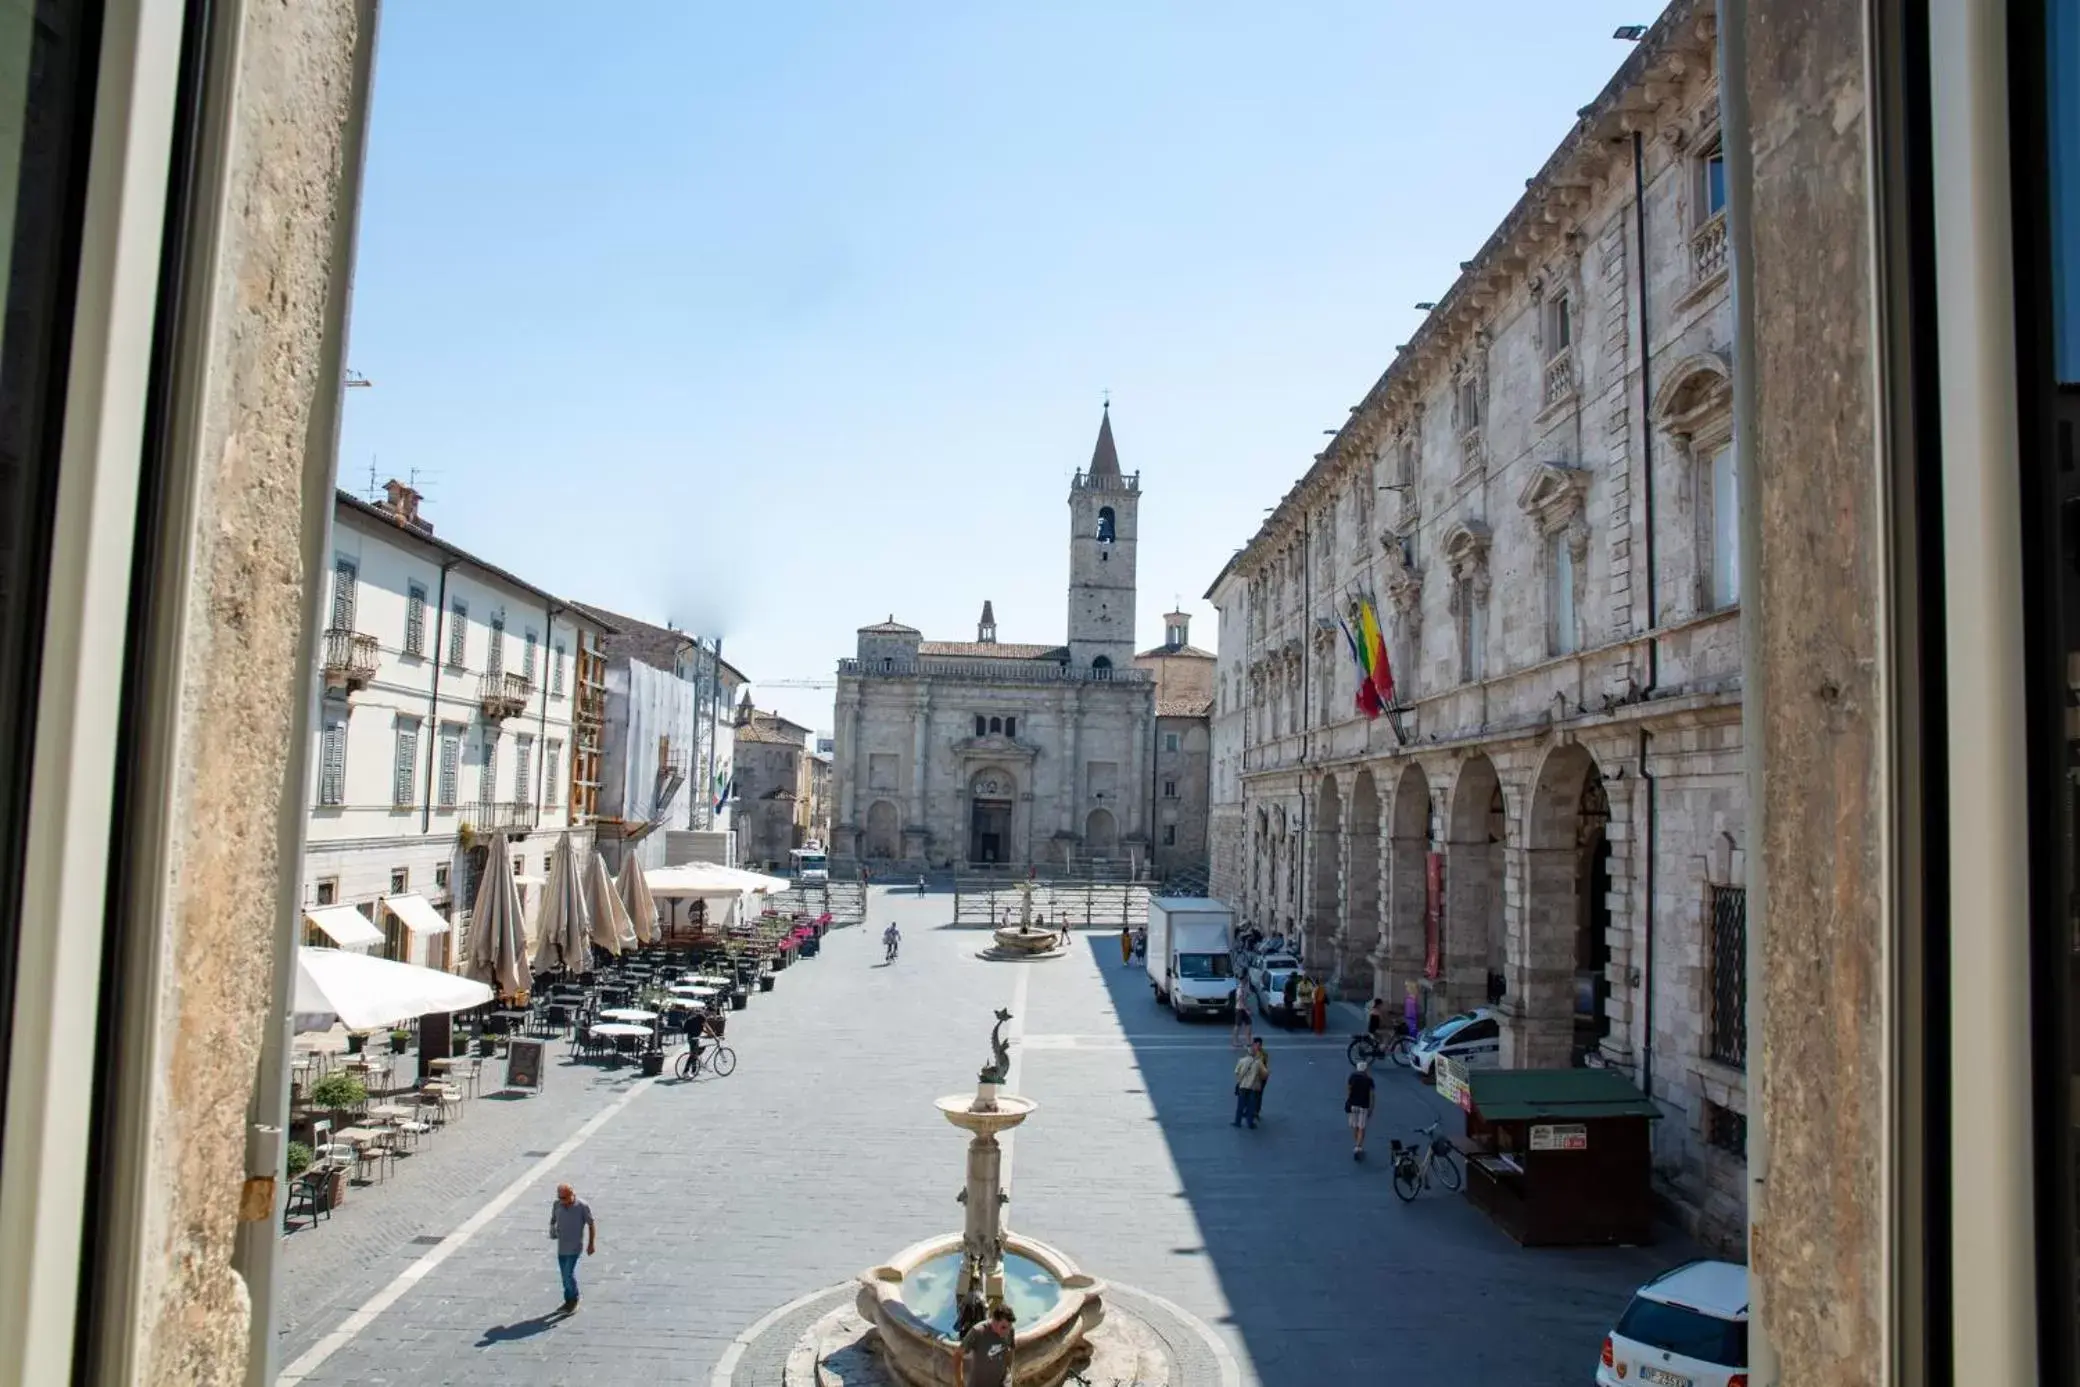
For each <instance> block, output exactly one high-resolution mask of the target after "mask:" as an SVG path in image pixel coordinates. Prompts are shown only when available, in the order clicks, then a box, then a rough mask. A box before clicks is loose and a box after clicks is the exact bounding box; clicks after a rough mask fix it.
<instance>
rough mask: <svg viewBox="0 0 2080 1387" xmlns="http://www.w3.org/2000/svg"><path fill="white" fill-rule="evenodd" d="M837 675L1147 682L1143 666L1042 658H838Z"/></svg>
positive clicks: (983, 680) (1024, 681) (1148, 676)
mask: <svg viewBox="0 0 2080 1387" xmlns="http://www.w3.org/2000/svg"><path fill="white" fill-rule="evenodd" d="M838 675H839V677H840V678H843V677H845V676H847V675H850V676H853V677H855V678H860V679H915V678H917V677H918V676H920V675H931V676H934V677H937V678H943V679H964V680H968V681H970V682H973V683H984V684H987V683H994V684H1147V683H1150V682H1152V680H1153V677H1154V676H1152V675H1151V674H1149V672H1148V671H1147V670H1145V669H1133V668H1123V669H1084V668H1078V667H1076V666H1073V665H1058V664H1053V663H1051V662H1049V661H1045V660H1033V661H1012V660H1002V661H998V660H935V659H925V660H840V661H838Z"/></svg>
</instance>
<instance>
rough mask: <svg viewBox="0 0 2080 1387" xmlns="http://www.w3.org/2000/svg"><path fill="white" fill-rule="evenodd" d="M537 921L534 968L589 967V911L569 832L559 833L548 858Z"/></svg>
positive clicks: (542, 970)
mask: <svg viewBox="0 0 2080 1387" xmlns="http://www.w3.org/2000/svg"><path fill="white" fill-rule="evenodd" d="M539 921H540V923H539V924H538V925H537V927H536V930H535V946H534V971H535V972H537V973H554V972H559V971H562V972H570V973H589V972H591V971H592V944H591V936H592V912H591V911H589V910H587V909H586V908H585V883H584V881H583V880H582V879H581V878H580V877H579V875H578V856H577V854H576V853H575V852H573V851H572V850H571V835H570V834H568V833H565V834H562V835H560V836H559V837H558V838H557V840H556V851H555V852H554V853H553V854H551V856H550V858H549V882H548V884H547V885H546V886H544V887H543V888H542V910H541V915H540V917H539Z"/></svg>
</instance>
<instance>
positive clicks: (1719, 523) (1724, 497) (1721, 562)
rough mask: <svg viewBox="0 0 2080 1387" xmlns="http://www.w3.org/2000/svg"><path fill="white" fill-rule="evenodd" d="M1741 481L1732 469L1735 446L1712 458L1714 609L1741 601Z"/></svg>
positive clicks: (1722, 449) (1725, 448)
mask: <svg viewBox="0 0 2080 1387" xmlns="http://www.w3.org/2000/svg"><path fill="white" fill-rule="evenodd" d="M1740 517H1741V498H1740V481H1739V478H1738V475H1737V474H1736V473H1735V472H1734V470H1733V445H1732V444H1728V445H1726V446H1725V447H1723V448H1721V449H1720V450H1719V451H1718V453H1717V454H1716V455H1715V456H1714V457H1713V458H1712V606H1713V607H1715V608H1716V607H1731V606H1732V605H1733V604H1734V603H1736V602H1738V601H1740V600H1741V542H1740Z"/></svg>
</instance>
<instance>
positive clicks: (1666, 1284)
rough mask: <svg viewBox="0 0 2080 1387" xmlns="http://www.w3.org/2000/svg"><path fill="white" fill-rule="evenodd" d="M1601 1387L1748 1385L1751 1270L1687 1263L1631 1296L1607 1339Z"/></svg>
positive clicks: (1599, 1371)
mask: <svg viewBox="0 0 2080 1387" xmlns="http://www.w3.org/2000/svg"><path fill="white" fill-rule="evenodd" d="M1596 1381H1597V1383H1598V1387H1636V1384H1644V1387H1748V1269H1747V1268H1746V1267H1744V1266H1741V1265H1739V1264H1738V1263H1734V1262H1689V1263H1686V1264H1685V1265H1683V1266H1680V1267H1677V1268H1676V1269H1675V1270H1674V1271H1667V1272H1663V1273H1662V1274H1661V1275H1659V1276H1657V1277H1655V1278H1654V1279H1653V1280H1652V1281H1649V1282H1648V1283H1647V1284H1646V1285H1644V1286H1642V1287H1640V1288H1639V1290H1638V1291H1636V1292H1634V1294H1633V1297H1632V1304H1630V1305H1628V1306H1626V1307H1625V1313H1624V1314H1623V1315H1621V1316H1620V1317H1619V1319H1618V1324H1617V1327H1616V1328H1614V1329H1613V1330H1611V1332H1610V1333H1609V1334H1607V1335H1605V1336H1604V1340H1603V1361H1602V1362H1601V1363H1599V1364H1598V1365H1597V1368H1596Z"/></svg>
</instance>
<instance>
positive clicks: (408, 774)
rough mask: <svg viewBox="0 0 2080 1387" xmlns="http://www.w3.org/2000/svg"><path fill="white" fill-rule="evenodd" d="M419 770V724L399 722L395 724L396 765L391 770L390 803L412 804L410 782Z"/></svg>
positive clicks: (415, 777)
mask: <svg viewBox="0 0 2080 1387" xmlns="http://www.w3.org/2000/svg"><path fill="white" fill-rule="evenodd" d="M418 768H419V724H418V723H417V722H400V723H398V724H397V763H396V765H395V767H394V768H393V774H392V784H391V787H390V802H391V803H392V804H394V805H400V806H402V805H408V804H410V803H411V802H412V782H413V781H414V780H415V779H417V776H416V775H415V774H414V772H416V771H417V770H418Z"/></svg>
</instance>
